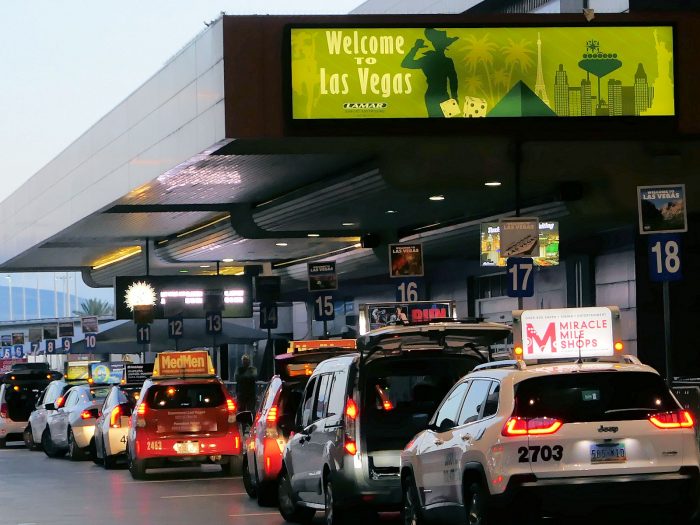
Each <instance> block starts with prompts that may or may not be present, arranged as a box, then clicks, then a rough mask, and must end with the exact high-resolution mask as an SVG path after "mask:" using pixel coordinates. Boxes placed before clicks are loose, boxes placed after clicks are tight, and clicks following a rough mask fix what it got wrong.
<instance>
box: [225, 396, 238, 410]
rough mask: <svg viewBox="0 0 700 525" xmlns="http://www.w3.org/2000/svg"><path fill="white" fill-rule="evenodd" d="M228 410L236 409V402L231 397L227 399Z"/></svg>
mask: <svg viewBox="0 0 700 525" xmlns="http://www.w3.org/2000/svg"><path fill="white" fill-rule="evenodd" d="M226 410H228V411H229V412H235V411H236V402H235V401H234V400H233V399H231V398H230V397H229V398H227V399H226Z"/></svg>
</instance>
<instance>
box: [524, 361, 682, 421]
mask: <svg viewBox="0 0 700 525" xmlns="http://www.w3.org/2000/svg"><path fill="white" fill-rule="evenodd" d="M678 408H679V407H678V404H677V403H676V401H675V400H674V399H673V396H671V394H670V392H669V390H668V388H667V387H666V385H665V384H664V382H663V380H662V379H661V377H659V376H658V375H656V374H652V373H649V372H582V373H577V374H560V375H551V376H543V377H536V378H532V379H527V380H525V381H523V382H521V383H518V384H517V385H516V387H515V413H514V415H515V416H519V417H525V418H535V417H550V418H557V419H561V420H562V421H564V422H568V423H578V422H587V421H620V420H633V419H646V418H647V417H648V414H650V413H655V412H667V411H670V410H676V409H678Z"/></svg>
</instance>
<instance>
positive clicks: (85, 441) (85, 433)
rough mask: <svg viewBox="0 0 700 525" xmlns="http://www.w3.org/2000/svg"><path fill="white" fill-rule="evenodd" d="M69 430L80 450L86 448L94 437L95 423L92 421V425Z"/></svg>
mask: <svg viewBox="0 0 700 525" xmlns="http://www.w3.org/2000/svg"><path fill="white" fill-rule="evenodd" d="M71 430H73V436H75V443H76V445H78V447H80V448H87V447H89V446H90V441H92V438H93V436H94V435H95V423H94V421H93V422H92V425H84V426H75V427H71Z"/></svg>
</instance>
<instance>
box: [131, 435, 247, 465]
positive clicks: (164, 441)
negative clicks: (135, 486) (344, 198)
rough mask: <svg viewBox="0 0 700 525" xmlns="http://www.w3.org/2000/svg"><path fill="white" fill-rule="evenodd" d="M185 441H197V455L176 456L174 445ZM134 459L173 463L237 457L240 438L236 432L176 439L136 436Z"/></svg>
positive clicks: (239, 452) (239, 451) (184, 436)
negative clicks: (214, 457) (212, 457)
mask: <svg viewBox="0 0 700 525" xmlns="http://www.w3.org/2000/svg"><path fill="white" fill-rule="evenodd" d="M185 441H197V442H198V443H199V452H200V453H199V454H178V453H177V452H175V445H176V444H178V443H182V442H185ZM135 448H136V457H137V458H139V459H171V460H175V461H193V462H198V461H202V460H204V459H206V458H209V457H210V456H237V455H239V454H241V438H240V435H239V434H238V433H237V432H231V433H228V434H225V435H223V436H196V435H183V436H179V437H176V438H173V437H167V438H164V437H160V436H150V435H149V436H144V435H139V434H137V436H136V443H135Z"/></svg>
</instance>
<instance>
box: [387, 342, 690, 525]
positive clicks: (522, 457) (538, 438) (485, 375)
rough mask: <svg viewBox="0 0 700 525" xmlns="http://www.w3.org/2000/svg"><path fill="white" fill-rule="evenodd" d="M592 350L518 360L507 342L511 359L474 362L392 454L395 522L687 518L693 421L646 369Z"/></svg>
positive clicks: (519, 350)
mask: <svg viewBox="0 0 700 525" xmlns="http://www.w3.org/2000/svg"><path fill="white" fill-rule="evenodd" d="M528 343H529V341H528ZM598 343H600V341H598V342H597V344H598ZM603 346H605V345H603ZM612 346H613V348H616V349H620V350H621V344H620V343H619V342H618V343H615V345H612ZM596 348H597V349H598V350H597V351H596V352H595V353H597V354H598V355H596V356H595V357H586V356H585V354H586V352H585V349H584V350H583V351H581V352H580V354H579V357H578V358H577V359H575V360H574V362H570V361H569V362H562V361H561V360H560V359H557V360H554V361H552V360H549V361H546V360H545V359H543V357H544V355H541V354H540V355H538V359H537V360H536V361H534V360H529V361H530V362H529V364H528V363H527V362H526V361H525V360H524V359H523V358H522V357H523V348H522V346H518V345H517V341H516V347H515V353H516V355H517V357H519V359H516V360H512V361H501V362H498V361H497V362H492V363H487V364H484V365H480V366H478V367H476V368H475V369H474V371H472V372H471V373H469V374H468V375H467V376H465V377H464V378H463V379H462V380H461V381H460V382H459V383H457V384H456V385H455V386H454V388H453V389H452V390H451V391H450V392H449V393H448V394H447V396H446V397H445V398H444V400H443V402H442V404H441V405H440V407H439V408H438V410H437V411H436V413H435V414H434V416H433V418H432V420H431V421H430V423H429V428H428V429H427V430H425V431H423V432H422V433H420V434H418V435H417V436H416V437H415V438H414V439H413V440H412V441H411V442H410V443H409V444H408V445H407V446H406V448H405V450H404V451H403V452H402V454H401V476H402V490H403V507H404V517H405V523H407V524H408V523H412V524H417V523H421V522H422V521H423V520H425V519H432V518H434V519H436V520H437V521H438V522H439V523H464V522H465V521H467V522H468V523H479V524H483V523H488V522H489V520H490V519H491V518H492V517H493V516H494V515H496V516H499V515H500V516H501V517H503V518H509V517H510V518H511V519H516V518H517V521H518V522H523V521H527V520H528V514H533V516H531V517H533V518H535V517H539V516H541V515H546V516H556V515H567V514H575V515H587V514H588V515H593V516H594V517H595V518H596V519H597V518H601V517H603V516H605V517H606V518H608V517H610V516H615V515H616V513H617V512H619V511H622V512H624V513H625V514H624V516H625V518H629V517H630V512H631V511H633V512H635V513H643V514H644V515H646V516H651V515H653V514H654V513H656V512H659V513H660V514H661V515H662V516H663V518H664V519H663V522H666V523H670V522H671V521H672V520H674V519H675V520H678V521H674V522H679V523H681V522H684V521H685V520H688V519H690V518H691V517H692V516H694V515H695V514H696V512H697V508H698V500H699V499H700V490H699V486H698V481H699V477H700V476H699V474H700V455H699V453H698V443H697V440H696V433H695V421H694V417H693V416H692V415H691V414H690V413H689V412H688V411H686V410H683V409H682V408H681V405H680V404H679V403H678V401H677V400H676V399H675V397H674V396H673V394H672V393H671V392H670V390H669V389H668V387H667V386H666V384H665V383H664V381H663V379H662V378H661V377H660V376H659V374H658V373H657V372H656V371H655V370H654V369H653V368H651V367H649V366H646V365H643V364H641V363H640V362H639V360H637V359H636V358H634V357H629V356H623V355H621V354H620V352H619V351H618V352H615V350H614V349H613V348H610V351H609V352H608V351H607V350H601V347H600V346H596ZM606 353H607V354H608V355H607V356H606V355H604V354H606ZM527 357H532V356H527ZM549 357H556V358H559V357H560V354H558V353H557V352H554V356H551V355H550V356H549Z"/></svg>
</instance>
